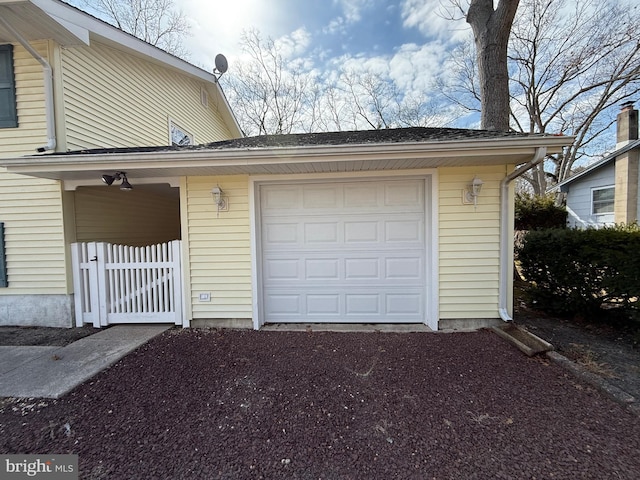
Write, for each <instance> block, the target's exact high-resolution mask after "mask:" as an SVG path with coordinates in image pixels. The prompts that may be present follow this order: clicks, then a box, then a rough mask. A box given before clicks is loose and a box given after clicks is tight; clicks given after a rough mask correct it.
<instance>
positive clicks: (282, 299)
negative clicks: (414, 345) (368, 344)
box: [264, 289, 424, 323]
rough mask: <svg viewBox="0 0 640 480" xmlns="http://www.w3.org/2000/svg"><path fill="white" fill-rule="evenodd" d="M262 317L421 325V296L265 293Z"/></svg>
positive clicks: (362, 292)
mask: <svg viewBox="0 0 640 480" xmlns="http://www.w3.org/2000/svg"><path fill="white" fill-rule="evenodd" d="M265 293H266V294H265V302H264V304H265V315H267V317H268V318H269V319H270V321H271V322H284V323H286V322H308V321H312V322H337V321H339V322H345V323H349V322H367V323H370V322H389V323H393V322H422V321H423V320H424V303H423V296H422V293H421V292H420V291H419V290H417V289H416V290H414V292H410V291H409V292H406V291H403V292H399V291H398V292H396V293H393V292H388V291H371V289H367V290H355V291H353V292H344V291H337V290H330V289H325V291H324V292H319V293H308V294H287V293H283V292H282V291H280V290H278V289H276V290H274V291H271V290H269V291H267V292H265Z"/></svg>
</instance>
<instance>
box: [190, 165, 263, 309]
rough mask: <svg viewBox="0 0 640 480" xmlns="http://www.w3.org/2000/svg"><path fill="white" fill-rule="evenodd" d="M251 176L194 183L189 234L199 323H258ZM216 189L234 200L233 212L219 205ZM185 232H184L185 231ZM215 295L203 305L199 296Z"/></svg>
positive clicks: (193, 294)
mask: <svg viewBox="0 0 640 480" xmlns="http://www.w3.org/2000/svg"><path fill="white" fill-rule="evenodd" d="M248 183H249V182H248V177H247V176H221V177H188V178H187V180H186V203H187V205H186V208H187V211H186V214H185V215H183V219H186V223H187V225H186V229H187V230H188V232H189V235H188V244H187V242H185V244H184V248H188V261H189V264H190V271H188V272H185V275H188V276H189V281H190V287H191V289H190V291H191V303H192V305H193V315H192V317H193V318H194V319H246V318H251V317H252V294H251V240H250V238H251V234H250V225H249V218H250V212H249V192H248ZM216 185H220V188H222V190H223V191H224V195H225V196H226V197H228V199H229V211H228V212H220V213H219V215H218V212H217V208H216V206H215V205H214V203H213V198H212V195H211V189H212V188H213V187H215V186H216ZM183 227H184V226H183ZM201 292H208V293H210V294H211V301H210V302H201V301H200V300H199V294H200V293H201Z"/></svg>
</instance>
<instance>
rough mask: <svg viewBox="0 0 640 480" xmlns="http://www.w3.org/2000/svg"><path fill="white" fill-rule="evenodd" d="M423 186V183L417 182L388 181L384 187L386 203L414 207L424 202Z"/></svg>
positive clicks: (390, 205) (393, 205) (391, 205)
mask: <svg viewBox="0 0 640 480" xmlns="http://www.w3.org/2000/svg"><path fill="white" fill-rule="evenodd" d="M422 188H423V184H422V183H416V182H399V183H388V184H387V185H385V187H384V205H385V206H386V207H409V208H410V209H414V208H416V206H418V205H420V204H421V203H422V202H421V199H422V197H423V193H422Z"/></svg>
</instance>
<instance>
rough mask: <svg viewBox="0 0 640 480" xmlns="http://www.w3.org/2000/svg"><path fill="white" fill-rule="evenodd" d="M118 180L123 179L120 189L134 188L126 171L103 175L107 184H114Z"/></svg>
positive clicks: (103, 179)
mask: <svg viewBox="0 0 640 480" xmlns="http://www.w3.org/2000/svg"><path fill="white" fill-rule="evenodd" d="M116 180H122V183H121V184H120V190H125V191H129V190H133V185H131V184H130V183H129V180H127V173H126V172H116V173H114V174H113V175H102V181H103V182H104V183H106V184H107V185H112V184H113V182H115V181H116Z"/></svg>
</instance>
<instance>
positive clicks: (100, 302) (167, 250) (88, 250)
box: [71, 240, 183, 327]
mask: <svg viewBox="0 0 640 480" xmlns="http://www.w3.org/2000/svg"><path fill="white" fill-rule="evenodd" d="M180 248H181V247H180V241H179V240H174V241H173V242H169V243H162V244H158V245H150V246H146V247H130V246H126V245H113V244H110V243H102V242H86V243H74V244H72V245H71V256H72V263H73V284H74V291H75V311H76V325H77V326H82V325H84V324H86V323H92V324H93V326H95V327H100V326H106V325H110V324H112V323H175V324H176V325H181V324H182V323H183V318H182V317H183V308H182V281H181V280H182V277H181V268H180V258H181V254H180Z"/></svg>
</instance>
